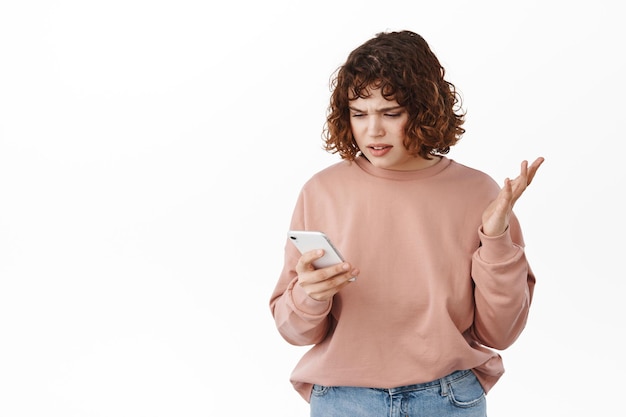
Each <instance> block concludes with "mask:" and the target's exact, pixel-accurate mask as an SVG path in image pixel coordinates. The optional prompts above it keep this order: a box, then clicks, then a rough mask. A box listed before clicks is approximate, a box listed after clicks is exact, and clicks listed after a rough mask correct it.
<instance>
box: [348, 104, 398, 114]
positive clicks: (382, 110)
mask: <svg viewBox="0 0 626 417" xmlns="http://www.w3.org/2000/svg"><path fill="white" fill-rule="evenodd" d="M348 108H349V109H350V110H352V111H354V112H357V113H367V112H366V111H365V110H360V109H357V108H356V107H352V106H348ZM402 108H403V106H391V107H383V108H380V109H377V110H375V113H386V112H388V111H393V110H398V109H402Z"/></svg>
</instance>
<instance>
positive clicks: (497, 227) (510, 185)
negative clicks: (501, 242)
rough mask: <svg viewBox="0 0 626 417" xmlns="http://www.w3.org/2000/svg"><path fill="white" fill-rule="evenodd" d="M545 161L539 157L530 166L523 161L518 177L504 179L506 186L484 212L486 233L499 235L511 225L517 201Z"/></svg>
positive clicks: (483, 228)
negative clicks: (510, 219) (510, 220)
mask: <svg viewBox="0 0 626 417" xmlns="http://www.w3.org/2000/svg"><path fill="white" fill-rule="evenodd" d="M543 161H544V158H542V157H539V158H537V159H535V161H534V162H533V163H532V165H530V166H528V161H522V166H521V170H520V174H519V175H518V176H517V178H515V179H513V180H511V179H510V178H506V179H505V180H504V186H503V187H502V189H501V190H500V193H498V196H497V197H496V199H495V200H493V201H492V202H491V203H490V204H489V206H487V208H486V209H485V211H484V212H483V216H482V221H483V226H482V230H483V233H484V234H485V235H487V236H498V235H500V234H502V233H504V231H505V230H506V228H507V227H509V218H510V217H511V213H512V212H513V206H514V205H515V202H516V201H517V199H518V198H520V196H521V195H522V193H523V192H524V191H525V190H526V188H527V187H528V186H529V185H530V183H531V182H532V180H533V178H534V177H535V174H536V173H537V170H538V169H539V167H540V166H541V164H542V163H543Z"/></svg>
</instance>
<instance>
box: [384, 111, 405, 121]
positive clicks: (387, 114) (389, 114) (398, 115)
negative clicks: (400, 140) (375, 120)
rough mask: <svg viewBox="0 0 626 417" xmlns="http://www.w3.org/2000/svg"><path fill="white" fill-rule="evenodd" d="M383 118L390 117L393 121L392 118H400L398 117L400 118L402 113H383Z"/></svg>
mask: <svg viewBox="0 0 626 417" xmlns="http://www.w3.org/2000/svg"><path fill="white" fill-rule="evenodd" d="M385 116H386V117H391V118H392V119H393V118H396V117H400V116H402V112H398V113H385Z"/></svg>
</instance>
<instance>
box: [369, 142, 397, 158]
mask: <svg viewBox="0 0 626 417" xmlns="http://www.w3.org/2000/svg"><path fill="white" fill-rule="evenodd" d="M368 148H369V150H370V154H371V155H372V156H383V155H385V154H386V153H387V152H389V151H390V150H391V148H393V146H391V145H379V144H376V145H370V146H368Z"/></svg>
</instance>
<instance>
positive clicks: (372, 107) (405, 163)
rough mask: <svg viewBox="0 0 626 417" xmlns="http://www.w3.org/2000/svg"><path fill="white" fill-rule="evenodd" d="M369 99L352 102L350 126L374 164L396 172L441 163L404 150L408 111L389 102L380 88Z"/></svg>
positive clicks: (395, 102)
mask: <svg viewBox="0 0 626 417" xmlns="http://www.w3.org/2000/svg"><path fill="white" fill-rule="evenodd" d="M368 92H369V96H368V97H366V98H361V97H359V98H357V99H356V100H351V101H350V127H351V129H352V135H353V136H354V139H355V141H356V144H357V146H358V147H359V149H360V151H361V152H362V153H363V155H364V156H365V157H366V158H367V159H368V160H369V161H370V162H371V163H372V165H374V166H376V167H379V168H384V169H391V170H396V171H412V170H417V169H422V168H426V167H428V166H430V165H433V164H434V163H436V162H437V161H438V158H434V159H433V160H427V159H424V158H422V157H419V156H413V155H411V154H409V152H408V151H407V149H406V148H405V147H404V138H405V136H406V135H405V133H404V127H405V125H406V123H407V120H408V117H409V116H408V113H407V111H406V109H405V108H404V107H402V106H400V105H398V102H397V101H396V100H387V99H386V98H384V97H383V95H382V94H381V91H380V89H379V88H375V89H370V90H369V91H368Z"/></svg>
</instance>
